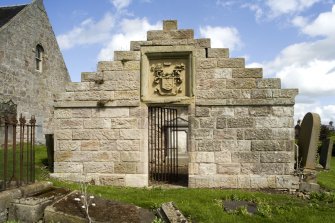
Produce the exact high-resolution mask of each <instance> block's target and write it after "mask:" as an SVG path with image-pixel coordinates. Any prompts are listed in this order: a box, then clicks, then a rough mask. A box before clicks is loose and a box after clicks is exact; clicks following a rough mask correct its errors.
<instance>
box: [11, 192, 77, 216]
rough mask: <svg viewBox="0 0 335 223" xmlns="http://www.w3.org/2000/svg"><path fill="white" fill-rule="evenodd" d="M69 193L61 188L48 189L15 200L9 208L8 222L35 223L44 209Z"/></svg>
mask: <svg viewBox="0 0 335 223" xmlns="http://www.w3.org/2000/svg"><path fill="white" fill-rule="evenodd" d="M69 192H70V191H69V190H67V189H63V188H49V189H47V190H44V191H40V192H38V193H36V194H34V195H32V196H29V197H26V198H20V199H16V200H14V201H13V202H12V204H11V206H10V208H9V220H15V221H19V222H37V221H39V220H40V219H42V218H43V213H44V209H45V208H46V207H47V206H48V205H49V204H51V203H52V202H54V201H55V200H57V199H60V198H61V197H62V196H65V195H66V194H68V193H69Z"/></svg>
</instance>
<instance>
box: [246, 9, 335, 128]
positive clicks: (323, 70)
mask: <svg viewBox="0 0 335 223" xmlns="http://www.w3.org/2000/svg"><path fill="white" fill-rule="evenodd" d="M334 9H335V8H334V6H333V9H332V11H331V12H325V13H321V14H320V15H319V16H318V17H317V18H316V19H315V20H313V21H308V20H307V19H305V18H303V17H296V18H295V19H294V20H293V24H295V25H296V26H297V27H298V28H300V30H301V32H303V33H305V34H307V35H310V36H316V35H321V36H323V38H322V39H318V40H312V41H309V42H300V43H296V44H292V45H289V46H287V47H286V48H284V49H283V50H282V51H281V52H280V53H279V54H278V56H277V57H275V59H274V60H272V61H267V62H264V63H262V64H261V63H252V64H250V66H252V67H256V66H258V67H263V68H264V74H265V76H269V77H278V78H281V81H282V86H283V87H284V88H298V89H299V95H298V97H297V98H296V102H297V103H296V106H295V118H296V119H298V118H300V119H302V118H303V116H304V115H305V114H306V113H307V112H316V113H318V114H320V116H321V119H322V122H326V121H329V120H335V97H332V96H333V95H335V47H334V42H335V32H334V31H333V30H334V29H335V26H334V25H333V24H335V16H334V14H335V12H334V11H335V10H334ZM328 29H329V30H328Z"/></svg>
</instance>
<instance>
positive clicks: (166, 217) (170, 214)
mask: <svg viewBox="0 0 335 223" xmlns="http://www.w3.org/2000/svg"><path fill="white" fill-rule="evenodd" d="M157 213H158V216H159V217H160V218H161V219H163V221H164V222H167V223H188V221H187V219H186V218H185V216H184V215H183V214H182V213H181V212H180V210H179V209H178V208H177V207H176V205H175V204H174V203H173V202H167V203H164V204H162V205H161V207H160V208H159V209H158V210H157Z"/></svg>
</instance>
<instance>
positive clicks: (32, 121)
mask: <svg viewBox="0 0 335 223" xmlns="http://www.w3.org/2000/svg"><path fill="white" fill-rule="evenodd" d="M35 124H36V119H35V116H31V119H30V126H31V129H30V143H31V144H30V159H31V162H30V164H31V166H30V173H31V178H30V182H32V183H34V182H35Z"/></svg>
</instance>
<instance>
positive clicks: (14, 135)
mask: <svg viewBox="0 0 335 223" xmlns="http://www.w3.org/2000/svg"><path fill="white" fill-rule="evenodd" d="M11 124H12V128H13V177H12V179H13V180H15V181H16V186H18V180H17V178H16V125H17V119H16V116H13V117H12V120H11Z"/></svg>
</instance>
